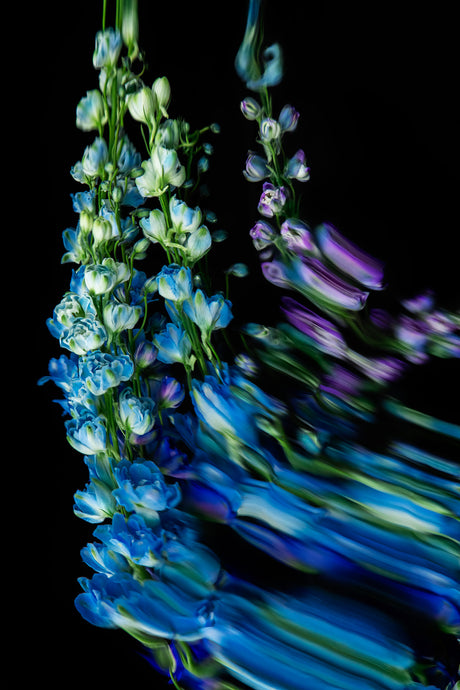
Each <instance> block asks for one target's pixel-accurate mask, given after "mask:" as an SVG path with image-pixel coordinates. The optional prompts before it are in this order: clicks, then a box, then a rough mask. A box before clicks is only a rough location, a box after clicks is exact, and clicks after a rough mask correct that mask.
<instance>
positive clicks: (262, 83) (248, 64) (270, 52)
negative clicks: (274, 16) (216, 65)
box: [235, 0, 283, 91]
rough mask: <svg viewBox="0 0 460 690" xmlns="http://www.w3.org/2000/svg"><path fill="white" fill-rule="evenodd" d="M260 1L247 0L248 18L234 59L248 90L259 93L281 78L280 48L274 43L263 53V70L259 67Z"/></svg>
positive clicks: (237, 70) (274, 84)
mask: <svg viewBox="0 0 460 690" xmlns="http://www.w3.org/2000/svg"><path fill="white" fill-rule="evenodd" d="M260 2H261V0H249V10H248V18H247V23H246V30H245V33H244V38H243V42H242V43H241V46H240V48H239V50H238V53H237V55H236V58H235V69H236V72H237V74H238V76H239V77H241V79H242V80H243V81H244V82H245V83H246V86H247V87H248V89H251V90H252V91H261V90H262V89H263V88H265V87H267V86H276V84H279V82H280V81H281V79H282V77H283V66H282V58H281V48H280V46H279V45H278V44H277V43H276V44H274V45H271V46H270V47H268V48H266V50H265V51H264V52H263V63H264V69H263V71H262V70H261V68H260V66H259V56H258V44H259V12H260Z"/></svg>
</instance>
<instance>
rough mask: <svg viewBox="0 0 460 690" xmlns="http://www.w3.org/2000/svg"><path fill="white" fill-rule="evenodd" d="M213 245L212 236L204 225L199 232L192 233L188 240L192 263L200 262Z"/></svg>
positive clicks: (188, 250)
mask: <svg viewBox="0 0 460 690" xmlns="http://www.w3.org/2000/svg"><path fill="white" fill-rule="evenodd" d="M211 244H212V238H211V234H210V232H209V230H208V228H207V227H206V225H202V226H201V227H200V228H198V230H195V231H194V232H192V233H190V235H189V236H188V238H187V243H186V248H187V254H188V256H189V258H191V259H192V261H198V259H201V257H203V256H204V255H205V254H206V252H207V251H208V250H209V248H210V247H211Z"/></svg>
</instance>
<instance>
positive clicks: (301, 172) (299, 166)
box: [284, 149, 310, 182]
mask: <svg viewBox="0 0 460 690" xmlns="http://www.w3.org/2000/svg"><path fill="white" fill-rule="evenodd" d="M284 173H285V175H286V176H287V177H289V178H291V179H295V180H298V181H299V182H306V181H307V180H309V179H310V168H309V167H308V166H307V165H306V161H305V153H304V152H303V151H302V149H299V150H298V151H297V153H295V154H294V155H293V156H292V158H291V159H290V160H289V161H288V162H287V163H286V167H285V170H284Z"/></svg>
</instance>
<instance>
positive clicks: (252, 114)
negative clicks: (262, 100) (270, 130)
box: [240, 96, 262, 120]
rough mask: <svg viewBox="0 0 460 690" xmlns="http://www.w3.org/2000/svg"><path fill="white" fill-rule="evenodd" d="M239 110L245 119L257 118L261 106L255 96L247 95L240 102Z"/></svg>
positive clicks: (260, 111)
mask: <svg viewBox="0 0 460 690" xmlns="http://www.w3.org/2000/svg"><path fill="white" fill-rule="evenodd" d="M240 108H241V112H242V113H243V115H244V117H245V118H246V120H257V118H258V117H259V116H260V115H261V113H262V108H261V106H260V105H259V103H257V101H256V100H255V98H251V96H247V97H246V98H245V99H244V100H243V101H241V104H240Z"/></svg>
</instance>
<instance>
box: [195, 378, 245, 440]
mask: <svg viewBox="0 0 460 690" xmlns="http://www.w3.org/2000/svg"><path fill="white" fill-rule="evenodd" d="M191 396H192V401H193V405H194V408H195V411H196V413H197V415H198V417H199V418H200V419H201V420H202V421H203V422H204V423H205V424H206V426H207V427H209V428H210V429H212V431H213V432H214V433H217V434H222V435H223V436H224V437H229V438H230V439H238V438H239V439H242V438H252V437H253V435H254V428H253V426H252V425H251V424H250V422H249V418H248V415H247V414H246V413H245V412H244V411H243V409H242V407H241V406H240V405H239V404H238V403H237V400H236V399H235V397H234V396H233V395H232V392H231V389H230V388H229V387H228V386H226V385H225V384H219V383H217V382H216V380H215V379H214V378H213V377H211V376H206V377H205V380H204V381H198V380H196V379H194V380H193V383H192V391H191Z"/></svg>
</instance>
